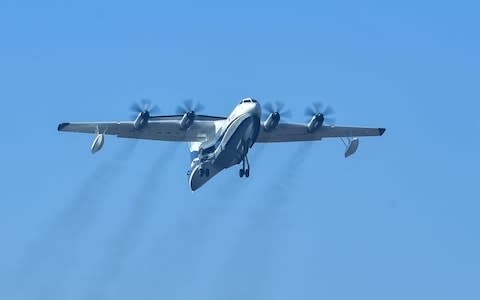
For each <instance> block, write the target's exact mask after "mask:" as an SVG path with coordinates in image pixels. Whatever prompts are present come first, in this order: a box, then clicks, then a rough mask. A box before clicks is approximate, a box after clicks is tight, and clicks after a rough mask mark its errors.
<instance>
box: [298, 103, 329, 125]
mask: <svg viewBox="0 0 480 300" xmlns="http://www.w3.org/2000/svg"><path fill="white" fill-rule="evenodd" d="M334 113H335V111H334V110H333V108H332V107H331V106H330V105H327V106H325V107H324V106H323V104H322V102H314V103H313V104H312V106H309V107H307V108H306V109H305V115H306V116H307V117H309V118H311V117H312V116H316V115H318V114H321V115H323V117H324V120H325V122H326V123H329V124H334V123H335V118H333V117H332V115H333V114H334Z"/></svg>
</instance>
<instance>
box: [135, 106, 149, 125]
mask: <svg viewBox="0 0 480 300" xmlns="http://www.w3.org/2000/svg"><path fill="white" fill-rule="evenodd" d="M149 118H150V112H149V111H148V110H147V111H141V112H139V113H138V115H137V117H136V118H135V121H133V127H135V129H137V130H138V129H142V128H143V127H145V125H147V123H148V119H149Z"/></svg>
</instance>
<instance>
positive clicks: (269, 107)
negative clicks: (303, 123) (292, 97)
mask: <svg viewBox="0 0 480 300" xmlns="http://www.w3.org/2000/svg"><path fill="white" fill-rule="evenodd" d="M263 108H264V113H263V118H264V119H266V118H268V116H270V115H271V114H279V115H280V116H281V117H282V118H287V119H288V118H291V117H292V111H291V110H289V109H287V110H285V104H284V103H283V102H280V101H276V102H275V104H273V103H271V102H267V103H265V104H264V105H263Z"/></svg>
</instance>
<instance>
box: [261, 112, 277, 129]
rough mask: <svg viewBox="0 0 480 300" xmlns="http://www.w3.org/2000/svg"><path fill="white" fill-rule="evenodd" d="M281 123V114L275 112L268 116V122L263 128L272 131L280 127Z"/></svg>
mask: <svg viewBox="0 0 480 300" xmlns="http://www.w3.org/2000/svg"><path fill="white" fill-rule="evenodd" d="M279 122H280V114H279V113H278V112H273V113H271V114H270V115H269V116H268V118H267V120H266V121H265V123H264V124H263V128H265V131H271V130H273V129H275V128H276V127H277V126H278V123H279Z"/></svg>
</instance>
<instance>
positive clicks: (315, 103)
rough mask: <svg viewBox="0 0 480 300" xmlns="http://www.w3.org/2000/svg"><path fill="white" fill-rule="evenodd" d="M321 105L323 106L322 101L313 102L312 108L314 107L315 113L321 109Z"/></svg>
mask: <svg viewBox="0 0 480 300" xmlns="http://www.w3.org/2000/svg"><path fill="white" fill-rule="evenodd" d="M322 107H323V104H322V102H319V101H317V102H313V108H314V110H315V112H316V113H318V112H319V111H321V110H322ZM314 114H315V113H314Z"/></svg>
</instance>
